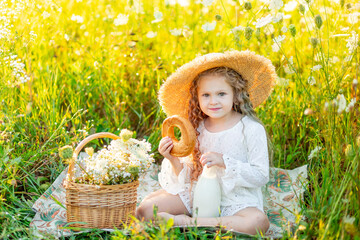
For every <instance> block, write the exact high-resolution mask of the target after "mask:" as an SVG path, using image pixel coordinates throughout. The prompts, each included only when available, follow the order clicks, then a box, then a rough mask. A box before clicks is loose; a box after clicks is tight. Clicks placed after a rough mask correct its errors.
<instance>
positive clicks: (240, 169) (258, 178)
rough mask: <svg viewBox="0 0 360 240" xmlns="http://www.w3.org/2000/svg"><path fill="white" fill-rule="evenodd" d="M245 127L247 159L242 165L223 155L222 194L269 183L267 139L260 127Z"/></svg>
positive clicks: (262, 128) (238, 161)
mask: <svg viewBox="0 0 360 240" xmlns="http://www.w3.org/2000/svg"><path fill="white" fill-rule="evenodd" d="M247 127H248V126H246V127H245V138H246V144H247V159H248V162H246V163H244V162H242V161H240V160H238V159H234V158H232V157H230V156H228V155H227V154H224V155H223V159H224V164H225V167H226V168H225V174H224V176H223V177H222V178H221V179H222V181H223V186H224V192H225V193H226V192H230V191H231V190H232V189H233V188H234V187H235V186H242V187H247V188H257V187H261V186H264V185H265V184H266V183H267V182H268V181H269V155H268V147H267V137H266V132H265V129H264V127H263V126H262V125H260V124H256V125H251V126H249V127H248V129H247Z"/></svg>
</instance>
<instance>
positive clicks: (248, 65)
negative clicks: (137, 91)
mask: <svg viewBox="0 0 360 240" xmlns="http://www.w3.org/2000/svg"><path fill="white" fill-rule="evenodd" d="M221 66H224V67H229V68H232V69H233V70H235V71H236V72H238V73H239V74H240V75H241V76H242V77H243V79H244V80H246V81H248V93H249V96H250V101H251V103H252V105H253V107H254V108H256V107H257V106H259V105H260V104H261V103H262V102H264V101H265V100H266V99H267V98H268V97H269V95H270V93H271V91H272V89H273V85H274V82H275V79H276V71H275V67H274V66H273V65H272V63H271V61H270V60H269V59H267V58H265V57H263V56H260V55H257V54H255V53H254V52H251V51H249V50H246V51H229V52H225V53H210V54H206V55H203V56H200V57H197V58H195V59H194V60H192V61H190V62H188V63H186V64H184V65H183V66H181V67H180V68H178V69H177V70H176V71H175V72H174V73H173V74H171V75H170V76H169V77H168V78H167V80H166V81H165V82H164V84H163V85H162V86H161V87H160V90H159V102H160V105H161V106H162V108H163V111H164V112H165V113H166V115H167V116H172V115H180V116H182V117H185V118H188V106H189V100H190V86H191V82H192V81H193V80H194V79H195V78H196V77H197V76H198V75H199V74H200V73H201V72H203V71H205V70H208V69H211V68H215V67H221Z"/></svg>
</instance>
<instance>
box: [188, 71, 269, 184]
mask: <svg viewBox="0 0 360 240" xmlns="http://www.w3.org/2000/svg"><path fill="white" fill-rule="evenodd" d="M209 75H217V76H223V77H225V79H226V82H227V83H228V84H229V85H230V86H231V87H232V89H233V91H234V101H233V110H234V111H236V112H238V113H240V114H242V115H243V116H245V115H247V116H248V117H250V118H252V119H253V120H255V121H256V122H258V123H260V124H261V125H263V126H264V124H263V123H262V122H261V120H260V119H259V118H258V117H257V116H256V112H255V111H254V108H253V106H252V104H251V101H250V97H249V94H248V91H247V89H248V84H247V81H246V80H244V79H243V78H242V76H241V75H240V74H239V73H238V72H236V71H235V70H233V69H231V68H228V67H215V68H211V69H208V70H205V71H203V72H201V73H200V74H199V75H197V76H196V78H195V79H194V80H193V81H192V83H191V86H190V95H191V97H190V100H189V109H188V114H189V120H190V122H191V124H192V125H193V127H194V128H195V129H197V128H198V127H199V124H200V122H201V121H202V120H204V119H205V118H206V117H207V116H206V115H205V114H204V113H203V112H202V110H201V108H200V104H199V99H198V86H199V82H200V79H201V78H202V77H204V76H209ZM266 134H267V133H266ZM199 135H200V133H199V132H198V131H197V130H196V136H197V137H198V136H199ZM267 140H268V141H267V142H268V150H269V160H270V162H272V147H271V141H270V139H269V136H268V135H267ZM199 145H200V143H199V140H198V139H196V145H195V148H194V150H193V152H192V154H191V155H192V162H193V168H192V172H191V181H196V180H197V179H198V177H199V176H200V174H201V172H202V169H203V167H202V165H201V163H200V161H199V160H200V157H201V152H200V149H199Z"/></svg>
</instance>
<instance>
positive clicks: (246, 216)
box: [158, 207, 270, 235]
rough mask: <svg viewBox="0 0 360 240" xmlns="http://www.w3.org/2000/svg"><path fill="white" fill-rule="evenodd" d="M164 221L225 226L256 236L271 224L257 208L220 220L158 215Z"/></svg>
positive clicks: (178, 224) (192, 224) (247, 209)
mask: <svg viewBox="0 0 360 240" xmlns="http://www.w3.org/2000/svg"><path fill="white" fill-rule="evenodd" d="M158 216H159V217H161V218H164V219H169V218H173V219H174V225H176V226H219V225H221V226H224V227H226V229H228V230H235V231H238V232H242V233H247V234H251V235H255V234H257V233H260V232H262V233H263V234H265V233H266V231H267V230H268V228H269V226H270V223H269V220H268V218H267V216H266V215H265V214H264V213H263V212H262V211H260V210H259V209H257V208H255V207H249V208H245V209H243V210H240V211H239V212H237V213H235V214H234V215H233V216H226V217H218V218H197V219H195V218H191V217H189V216H186V215H172V214H168V213H160V212H159V213H158ZM195 222H196V224H195Z"/></svg>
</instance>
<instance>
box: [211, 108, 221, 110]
mask: <svg viewBox="0 0 360 240" xmlns="http://www.w3.org/2000/svg"><path fill="white" fill-rule="evenodd" d="M219 109H220V108H209V110H211V111H217V110H219Z"/></svg>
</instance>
